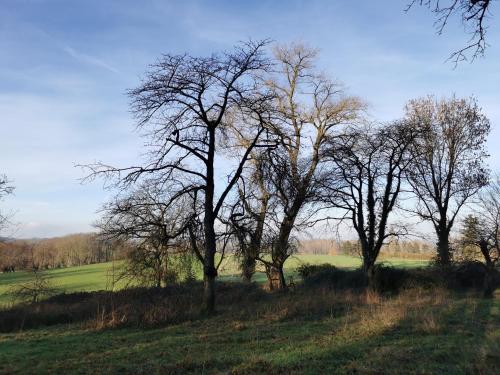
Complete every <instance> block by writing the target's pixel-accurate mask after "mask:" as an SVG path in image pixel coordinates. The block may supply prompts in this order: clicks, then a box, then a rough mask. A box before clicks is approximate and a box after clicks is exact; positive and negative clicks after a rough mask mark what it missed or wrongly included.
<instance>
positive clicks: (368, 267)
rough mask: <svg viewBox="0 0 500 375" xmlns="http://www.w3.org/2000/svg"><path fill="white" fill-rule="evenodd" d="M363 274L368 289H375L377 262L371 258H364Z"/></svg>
mask: <svg viewBox="0 0 500 375" xmlns="http://www.w3.org/2000/svg"><path fill="white" fill-rule="evenodd" d="M363 272H364V274H365V277H366V280H367V282H368V287H370V288H373V287H374V281H375V280H374V279H375V261H374V260H372V259H371V258H369V257H363Z"/></svg>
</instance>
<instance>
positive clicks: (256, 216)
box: [229, 152, 273, 282]
mask: <svg viewBox="0 0 500 375" xmlns="http://www.w3.org/2000/svg"><path fill="white" fill-rule="evenodd" d="M267 162H268V161H267V154H266V153H264V152H260V153H253V155H252V159H251V161H250V163H248V166H247V171H246V176H245V178H243V179H242V180H241V182H240V183H239V186H238V196H237V200H236V202H235V203H234V204H233V205H232V207H231V214H230V216H229V218H230V223H229V224H230V226H231V227H232V232H233V234H234V238H235V239H236V242H237V247H236V248H237V255H238V258H239V261H240V269H241V273H242V277H243V279H244V280H245V281H246V282H251V280H252V276H253V274H254V273H255V268H256V263H257V260H258V259H260V256H261V253H262V248H263V241H264V240H265V232H266V226H267V224H268V217H269V211H270V210H272V209H273V208H272V202H271V193H270V191H269V189H268V186H267V183H266V180H265V175H264V168H265V164H266V163H267Z"/></svg>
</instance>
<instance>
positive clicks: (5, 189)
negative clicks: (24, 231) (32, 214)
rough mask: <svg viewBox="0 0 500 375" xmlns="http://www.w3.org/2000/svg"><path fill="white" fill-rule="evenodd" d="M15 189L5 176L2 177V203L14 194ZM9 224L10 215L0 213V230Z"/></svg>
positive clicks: (0, 187) (0, 177)
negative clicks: (6, 197) (5, 198)
mask: <svg viewBox="0 0 500 375" xmlns="http://www.w3.org/2000/svg"><path fill="white" fill-rule="evenodd" d="M13 191H14V187H13V186H12V185H11V184H10V181H9V180H8V179H7V177H6V176H5V175H0V201H1V200H2V199H3V198H4V197H5V196H6V195H9V194H12V192H13ZM7 222H8V215H7V214H5V213H2V211H0V230H1V229H2V228H4V227H5V225H6V224H7Z"/></svg>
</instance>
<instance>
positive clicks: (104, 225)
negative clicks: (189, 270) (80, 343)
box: [97, 183, 195, 287]
mask: <svg viewBox="0 0 500 375" xmlns="http://www.w3.org/2000/svg"><path fill="white" fill-rule="evenodd" d="M168 190H169V189H166V188H165V186H163V187H161V188H159V187H158V186H157V185H155V184H147V183H145V184H142V185H141V186H140V187H139V188H138V189H136V190H135V191H133V192H131V193H130V194H128V195H126V196H125V197H121V196H118V197H115V198H114V199H113V200H112V201H110V202H108V203H107V204H105V206H104V208H103V217H102V219H101V220H100V222H99V223H98V224H97V227H98V228H99V229H100V237H101V238H103V239H105V240H107V241H110V240H111V241H116V240H119V241H122V242H127V243H130V244H131V246H130V249H129V252H128V254H127V261H126V267H125V269H124V270H123V272H121V275H120V276H121V277H122V278H128V279H130V278H131V279H133V281H137V280H140V281H142V282H143V283H145V284H147V285H150V284H152V285H155V286H156V287H160V286H162V285H165V284H166V283H167V280H168V279H169V277H170V279H171V276H172V275H174V274H175V273H176V271H175V270H170V269H169V265H170V264H171V263H172V262H169V261H171V258H172V256H176V255H179V254H181V253H184V252H186V251H187V248H186V242H185V238H184V237H183V235H184V234H185V233H186V231H187V226H188V225H189V224H190V222H191V220H192V217H193V215H195V213H193V212H191V211H190V206H189V204H188V203H187V202H186V197H183V198H182V199H176V198H177V197H176V196H175V195H174V196H172V195H169V192H168Z"/></svg>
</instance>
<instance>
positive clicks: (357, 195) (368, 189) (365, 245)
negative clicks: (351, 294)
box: [324, 122, 416, 279]
mask: <svg viewBox="0 0 500 375" xmlns="http://www.w3.org/2000/svg"><path fill="white" fill-rule="evenodd" d="M415 136H416V132H415V131H414V129H412V127H411V126H408V124H406V123H404V122H396V123H392V124H389V125H384V126H381V127H376V128H373V127H370V126H365V127H360V128H354V129H351V130H350V131H349V132H346V134H344V135H341V136H339V137H335V138H334V139H332V140H331V143H330V147H331V148H330V150H329V152H327V156H328V160H329V161H331V164H332V167H331V173H330V175H329V178H328V180H326V181H325V184H326V189H325V191H324V193H325V197H324V200H325V202H326V203H327V205H328V206H329V207H332V208H334V209H337V210H338V209H340V210H341V212H343V214H342V215H341V216H340V217H339V218H340V219H341V220H344V219H349V220H350V221H351V222H352V225H353V227H354V229H355V231H356V233H357V235H358V238H359V244H360V247H361V254H362V257H363V270H364V271H365V273H366V274H367V276H368V278H369V279H371V277H372V276H373V269H374V268H373V267H374V264H375V261H376V260H377V257H378V255H379V253H380V250H381V249H382V246H383V245H384V244H385V243H386V241H387V240H388V239H389V238H391V237H395V236H396V237H397V236H399V235H400V234H402V232H404V228H401V227H400V228H399V229H397V228H391V227H390V226H389V218H390V214H391V212H392V211H393V209H394V208H395V206H396V204H397V202H398V198H399V195H400V193H401V191H402V184H403V180H404V173H405V170H406V168H407V166H408V164H409V160H410V158H409V148H410V145H411V143H412V142H413V140H414V138H415Z"/></svg>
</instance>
